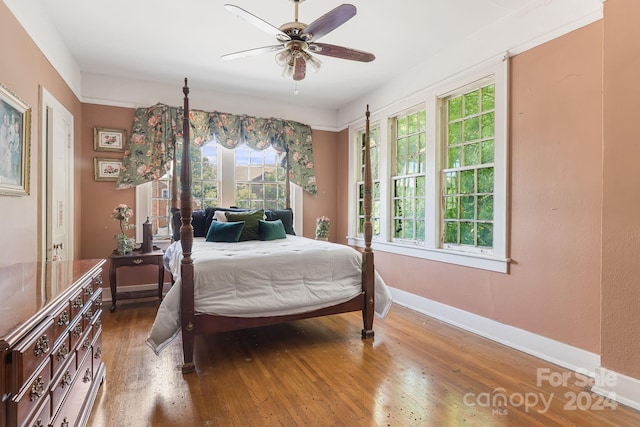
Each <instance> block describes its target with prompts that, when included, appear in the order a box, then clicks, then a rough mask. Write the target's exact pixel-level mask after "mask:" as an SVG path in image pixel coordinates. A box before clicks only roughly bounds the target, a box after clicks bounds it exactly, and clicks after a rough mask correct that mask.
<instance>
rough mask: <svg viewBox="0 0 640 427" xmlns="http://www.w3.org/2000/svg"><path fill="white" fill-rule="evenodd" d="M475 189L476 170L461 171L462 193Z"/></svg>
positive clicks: (471, 191)
mask: <svg viewBox="0 0 640 427" xmlns="http://www.w3.org/2000/svg"><path fill="white" fill-rule="evenodd" d="M474 189H475V182H474V171H473V170H466V171H462V172H460V193H463V194H469V193H473V192H474Z"/></svg>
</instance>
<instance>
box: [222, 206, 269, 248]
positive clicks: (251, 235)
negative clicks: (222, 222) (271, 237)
mask: <svg viewBox="0 0 640 427" xmlns="http://www.w3.org/2000/svg"><path fill="white" fill-rule="evenodd" d="M225 215H226V216H227V221H228V222H235V221H244V228H243V229H242V234H240V241H241V242H244V241H246V240H258V239H259V235H258V221H260V220H261V219H264V211H263V210H262V209H257V210H252V211H246V212H225Z"/></svg>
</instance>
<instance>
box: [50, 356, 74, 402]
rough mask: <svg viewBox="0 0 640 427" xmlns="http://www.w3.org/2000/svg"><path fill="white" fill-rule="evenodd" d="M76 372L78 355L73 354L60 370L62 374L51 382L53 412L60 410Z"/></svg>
mask: <svg viewBox="0 0 640 427" xmlns="http://www.w3.org/2000/svg"><path fill="white" fill-rule="evenodd" d="M76 372H77V370H76V355H75V354H72V355H71V357H70V358H69V360H68V363H66V364H65V365H64V367H63V369H62V371H60V375H58V376H57V377H55V379H54V380H53V381H52V383H51V412H52V413H53V414H55V413H56V412H57V411H58V409H59V408H60V404H61V403H62V401H63V400H64V397H65V396H66V394H67V393H68V392H69V390H70V389H71V384H72V383H73V379H74V378H75V375H76Z"/></svg>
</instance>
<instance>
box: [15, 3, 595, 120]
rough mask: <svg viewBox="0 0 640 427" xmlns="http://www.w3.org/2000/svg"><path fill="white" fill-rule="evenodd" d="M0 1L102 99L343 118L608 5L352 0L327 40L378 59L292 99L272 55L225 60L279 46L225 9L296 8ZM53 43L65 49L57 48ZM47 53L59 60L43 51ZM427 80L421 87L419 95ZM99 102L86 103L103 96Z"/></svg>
mask: <svg viewBox="0 0 640 427" xmlns="http://www.w3.org/2000/svg"><path fill="white" fill-rule="evenodd" d="M3 1H4V2H5V3H6V4H7V5H8V6H9V8H10V9H11V10H12V11H13V13H14V14H15V15H16V17H17V18H18V20H19V21H21V22H22V23H23V26H25V28H26V29H27V31H28V32H29V33H30V34H31V36H32V38H33V39H34V40H35V41H36V43H37V44H38V45H39V46H40V47H41V49H42V50H43V52H45V55H47V56H48V57H49V58H50V60H51V61H52V64H53V65H54V67H56V68H57V69H59V71H60V70H61V69H63V68H65V64H62V65H60V64H59V62H60V59H59V58H60V54H59V52H60V50H61V49H60V46H66V50H68V52H69V53H70V58H71V60H70V61H69V62H71V63H74V64H77V65H75V66H74V67H75V68H78V69H79V73H78V74H79V75H80V76H81V77H80V79H79V80H82V92H94V93H99V92H100V86H101V85H100V83H99V82H100V81H101V78H103V79H104V80H105V81H109V82H113V81H117V79H129V80H130V81H142V82H151V83H154V84H165V85H171V86H172V88H175V87H176V86H177V84H179V83H176V82H182V81H183V79H184V77H188V78H189V85H190V86H191V88H192V91H193V89H194V88H198V89H201V90H202V91H211V92H214V93H222V94H235V95H237V96H245V97H251V98H253V99H265V100H269V101H270V102H273V103H282V104H290V105H292V106H296V105H297V106H301V107H302V106H304V107H314V108H321V109H328V110H332V111H338V110H340V109H341V108H342V107H344V106H345V105H348V104H350V103H352V102H353V101H354V100H356V99H359V98H362V97H363V96H364V95H365V94H370V93H371V92H372V91H373V90H375V89H376V88H381V87H384V86H385V85H389V84H390V83H391V82H394V84H395V85H397V84H398V83H397V82H398V81H400V82H402V81H403V80H407V78H406V77H407V72H408V71H409V72H410V73H409V76H410V77H409V78H411V79H412V78H414V77H415V76H414V75H416V74H420V75H426V74H432V75H433V76H437V75H438V74H439V73H440V74H442V73H443V72H445V70H446V72H447V73H450V72H452V71H457V72H459V71H461V70H463V69H464V68H465V67H469V66H471V65H474V64H477V63H478V61H481V60H483V59H486V58H489V57H491V56H495V55H496V54H500V53H504V52H505V50H509V49H513V48H520V49H521V50H522V49H524V48H526V47H527V45H528V44H530V45H535V44H537V43H540V42H541V41H545V40H548V39H551V38H553V37H555V36H557V35H559V34H561V33H562V32H566V31H569V30H571V29H574V28H577V27H579V26H581V25H584V24H585V23H588V22H590V21H592V20H593V19H594V18H593V17H594V10H596V13H595V15H596V17H597V15H598V11H599V13H600V14H601V1H602V0H402V1H398V0H376V1H371V0H350V2H351V3H352V4H354V5H355V6H356V7H357V10H358V12H357V14H356V16H355V17H353V18H352V19H350V20H349V21H347V22H346V23H345V24H343V25H342V26H340V27H338V28H337V29H336V30H334V31H333V32H331V33H329V34H327V35H326V36H324V37H322V38H321V39H320V41H321V42H324V43H330V44H336V45H340V46H345V47H350V48H354V49H358V50H364V51H368V52H371V53H373V54H375V56H376V59H375V60H374V61H373V62H370V63H361V62H354V61H347V60H342V59H337V58H331V57H326V56H322V57H319V59H321V60H322V62H323V65H322V68H321V70H320V71H319V72H318V73H313V72H312V71H311V70H310V69H309V70H308V72H307V77H306V78H305V79H304V80H303V81H301V82H299V83H298V89H299V94H298V95H297V96H294V95H293V92H294V82H293V81H292V80H291V79H286V78H284V77H282V75H281V74H282V69H281V68H280V67H279V66H278V65H277V64H276V63H275V60H274V55H275V53H267V54H262V55H259V56H254V57H249V58H243V59H237V60H234V61H223V60H221V59H220V56H221V55H223V54H226V53H232V52H236V51H240V50H246V49H251V48H255V47H261V46H267V45H272V44H275V40H274V38H273V37H272V36H270V35H269V34H267V33H264V32H262V31H261V30H259V29H257V28H255V27H253V26H251V25H250V24H249V23H247V22H245V21H243V20H240V19H237V18H236V17H235V16H233V15H232V14H230V13H229V12H227V10H226V9H225V8H224V7H223V6H224V4H225V3H232V4H234V5H237V6H239V7H241V8H243V9H245V10H247V11H248V12H251V13H252V14H254V15H256V16H258V17H260V18H261V19H263V20H264V21H266V22H268V23H270V24H272V25H273V26H276V27H279V26H280V25H282V24H283V23H285V22H290V21H293V18H294V4H293V3H292V1H290V0H134V1H132V0H100V1H98V0H3ZM341 3H342V0H330V1H329V0H306V1H303V2H302V3H300V6H299V20H300V21H301V22H304V23H307V24H309V23H311V22H312V21H314V20H315V19H317V18H319V17H320V16H322V15H323V14H325V13H327V12H328V11H330V10H332V9H333V8H335V7H337V6H338V5H340V4H341ZM27 21H31V22H27ZM47 30H48V33H47ZM55 33H57V34H55ZM53 36H55V37H53ZM56 38H57V39H59V40H61V43H58V44H57V45H56V44H55V40H54V39H56ZM46 45H48V46H46ZM52 46H53V48H52ZM528 47H531V46H528ZM52 50H53V51H54V52H56V53H55V55H54V56H55V58H54V57H52V56H50V55H49V54H48V52H50V51H52ZM52 58H53V59H52ZM443 58H445V59H446V62H448V63H447V64H445V63H444V62H445V61H444V60H443ZM454 63H455V64H454ZM72 68H73V67H72ZM412 70H415V71H414V72H412V73H411V71H412ZM61 74H62V75H63V78H65V79H66V80H67V81H69V80H70V79H68V78H66V77H65V76H66V75H68V74H71V75H73V72H72V73H66V72H61ZM430 77H431V76H430ZM438 78H441V76H440V77H438ZM114 79H115V80H114ZM71 80H73V76H72V78H71ZM426 80H427V79H426V78H425V81H424V82H422V81H421V82H419V83H415V84H414V85H418V87H424V85H425V84H428V83H429V82H428V81H426ZM86 82H91V83H90V85H91V86H92V87H91V90H87V89H86V86H87V83H86ZM70 86H71V87H72V89H74V91H76V92H77V87H74V85H73V84H70ZM103 86H104V88H105V89H104V91H107V90H111V91H112V92H113V88H114V86H115V88H117V85H113V83H111V86H109V85H106V84H104V85H103ZM392 86H393V85H392ZM107 88H109V89H107ZM94 93H91V94H90V95H89V96H90V97H93V98H96V97H99V96H100V95H94ZM82 96H85V97H86V96H87V94H86V93H83V94H81V95H80V97H81V99H82ZM105 99H109V97H107V96H106V95H105Z"/></svg>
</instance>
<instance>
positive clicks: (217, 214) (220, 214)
mask: <svg viewBox="0 0 640 427" xmlns="http://www.w3.org/2000/svg"><path fill="white" fill-rule="evenodd" d="M213 217H214V218H215V219H216V220H218V221H220V222H227V216H226V215H225V212H224V211H215V212H214V213H213Z"/></svg>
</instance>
